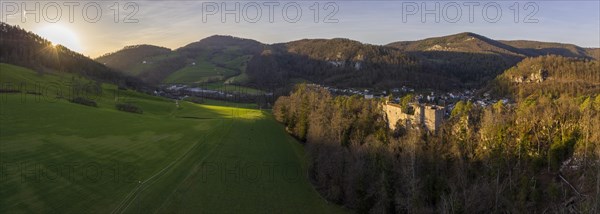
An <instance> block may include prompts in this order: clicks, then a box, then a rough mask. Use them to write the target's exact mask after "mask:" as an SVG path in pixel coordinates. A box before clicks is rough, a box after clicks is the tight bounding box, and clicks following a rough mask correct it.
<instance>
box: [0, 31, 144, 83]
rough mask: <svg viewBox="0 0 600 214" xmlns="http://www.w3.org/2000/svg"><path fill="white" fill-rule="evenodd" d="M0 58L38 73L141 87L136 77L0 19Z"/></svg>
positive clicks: (3, 61)
mask: <svg viewBox="0 0 600 214" xmlns="http://www.w3.org/2000/svg"><path fill="white" fill-rule="evenodd" d="M0 31H1V33H2V36H1V37H0V47H2V48H0V62H1V63H8V64H13V65H19V66H23V67H27V68H30V69H32V70H35V71H37V72H40V73H44V72H68V73H73V74H77V75H82V76H85V77H87V78H90V79H93V80H97V81H102V82H110V83H115V84H119V85H121V86H129V87H140V86H142V83H141V82H140V81H139V80H137V79H136V78H131V77H127V76H126V75H124V74H122V73H121V72H119V71H116V70H114V69H110V68H108V67H106V66H104V65H102V64H100V63H98V62H96V61H94V60H92V59H90V58H87V57H85V56H83V55H81V54H79V53H77V52H74V51H71V50H69V49H68V48H66V47H64V46H61V45H57V46H53V45H52V43H51V42H50V41H48V40H46V39H44V38H42V37H40V36H38V35H36V34H34V33H32V32H27V31H25V30H24V29H21V28H20V27H18V26H12V25H9V24H6V23H3V22H0Z"/></svg>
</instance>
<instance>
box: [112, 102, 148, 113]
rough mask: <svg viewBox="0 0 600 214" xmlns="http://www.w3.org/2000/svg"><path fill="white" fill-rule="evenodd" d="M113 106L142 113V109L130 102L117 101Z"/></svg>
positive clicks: (121, 109) (125, 110)
mask: <svg viewBox="0 0 600 214" xmlns="http://www.w3.org/2000/svg"><path fill="white" fill-rule="evenodd" d="M115 107H116V108H117V110H119V111H124V112H130V113H136V114H143V113H144V111H143V110H142V108H140V107H139V106H136V105H133V104H131V103H117V105H115Z"/></svg>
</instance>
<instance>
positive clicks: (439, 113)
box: [383, 101, 444, 133]
mask: <svg viewBox="0 0 600 214" xmlns="http://www.w3.org/2000/svg"><path fill="white" fill-rule="evenodd" d="M410 107H411V109H412V111H411V112H403V110H402V106H400V105H398V104H394V103H389V102H387V101H386V102H385V103H383V111H384V112H385V115H386V118H387V121H388V126H389V127H390V129H392V130H394V129H396V124H397V123H398V121H400V122H402V123H404V125H405V126H409V125H417V126H421V127H423V128H425V129H426V130H427V131H430V132H433V133H435V132H436V131H437V130H438V129H439V128H440V126H441V124H442V121H443V120H444V107H441V106H435V105H424V104H410Z"/></svg>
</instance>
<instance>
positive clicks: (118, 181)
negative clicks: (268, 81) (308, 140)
mask: <svg viewBox="0 0 600 214" xmlns="http://www.w3.org/2000/svg"><path fill="white" fill-rule="evenodd" d="M0 66H1V67H2V72H1V73H0V80H2V81H3V82H7V81H11V82H14V81H38V82H39V81H42V82H44V83H42V86H45V84H46V83H47V81H59V80H61V79H69V78H68V77H61V76H53V75H44V76H39V75H37V74H35V73H33V72H32V71H29V70H26V69H22V68H19V67H16V66H10V65H6V64H2V65H0ZM5 71H8V72H5ZM102 87H103V89H105V90H104V92H105V93H103V94H102V95H100V96H99V97H98V99H96V100H97V103H98V107H88V106H84V105H78V104H74V103H70V102H68V101H66V100H64V99H49V97H50V96H47V95H45V96H42V98H36V97H35V96H32V95H31V94H27V93H0V96H1V97H0V101H1V103H0V163H1V167H2V168H1V170H2V171H1V177H0V198H1V199H2V200H1V201H0V213H48V212H53V213H54V212H55V213H81V212H85V213H90V212H91V213H181V212H190V213H239V212H250V213H273V212H275V213H338V212H339V213H341V212H345V210H343V209H342V208H340V207H338V206H336V205H332V204H328V203H327V202H326V201H325V200H323V199H322V198H321V197H320V196H319V195H318V193H317V192H316V191H315V190H314V189H313V188H312V186H311V184H310V183H309V182H308V180H307V178H306V169H307V166H306V159H305V157H304V150H303V148H302V145H300V144H299V143H297V141H295V140H294V139H293V138H292V137H290V136H288V135H287V134H286V132H285V131H284V129H283V127H282V126H281V125H280V124H278V123H277V122H276V121H275V120H274V119H273V118H272V116H271V115H270V113H267V112H265V111H260V110H256V109H246V108H237V107H224V106H213V105H198V104H192V103H188V102H184V103H181V105H180V106H179V107H177V106H176V105H175V103H173V102H171V101H169V100H164V99H160V98H155V97H149V96H147V95H141V94H137V93H135V92H131V91H127V92H122V94H121V95H120V96H123V95H124V94H126V95H127V100H128V101H129V102H134V103H136V105H138V106H141V107H142V108H143V109H144V113H143V114H133V113H126V112H121V111H117V110H116V109H115V108H114V100H118V99H122V98H121V97H119V98H118V99H115V98H113V97H112V96H113V94H114V93H115V92H116V89H115V88H114V87H113V86H109V85H103V86H102ZM42 88H43V87H42ZM111 90H112V91H111ZM53 93H54V92H53ZM50 98H53V97H50Z"/></svg>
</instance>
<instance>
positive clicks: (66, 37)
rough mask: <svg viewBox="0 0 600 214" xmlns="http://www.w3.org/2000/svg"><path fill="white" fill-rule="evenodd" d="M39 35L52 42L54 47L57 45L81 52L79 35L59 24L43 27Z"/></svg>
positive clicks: (38, 31)
mask: <svg viewBox="0 0 600 214" xmlns="http://www.w3.org/2000/svg"><path fill="white" fill-rule="evenodd" d="M37 33H38V34H39V35H40V36H41V37H43V38H45V39H48V40H49V41H51V42H52V44H51V45H52V47H56V46H57V45H62V46H65V47H67V48H69V49H71V50H73V51H77V52H81V51H82V47H81V45H80V43H79V39H78V37H77V34H75V32H73V31H72V30H71V29H69V28H66V27H64V26H62V25H59V24H50V25H45V26H44V27H41V28H40V29H39V30H37Z"/></svg>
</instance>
